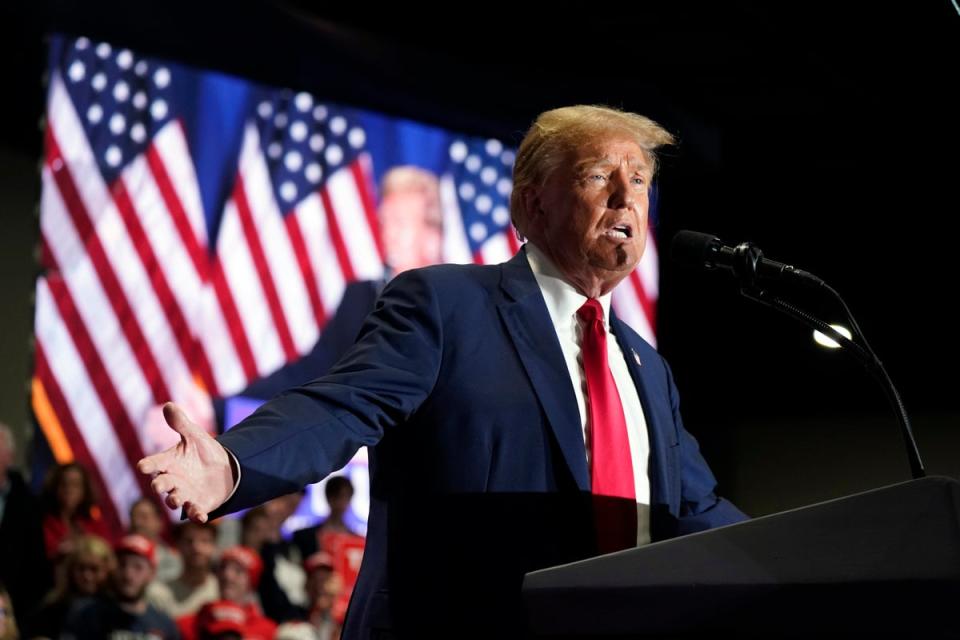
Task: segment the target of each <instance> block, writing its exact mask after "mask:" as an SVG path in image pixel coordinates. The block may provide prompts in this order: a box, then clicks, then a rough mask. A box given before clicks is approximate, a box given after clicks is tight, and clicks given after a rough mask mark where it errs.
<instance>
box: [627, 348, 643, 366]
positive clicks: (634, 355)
mask: <svg viewBox="0 0 960 640" xmlns="http://www.w3.org/2000/svg"><path fill="white" fill-rule="evenodd" d="M630 351H631V352H632V353H633V359H634V361H635V362H636V363H637V366H638V367H642V366H643V363H642V362H640V356H639V355H637V352H636V350H635V349H630Z"/></svg>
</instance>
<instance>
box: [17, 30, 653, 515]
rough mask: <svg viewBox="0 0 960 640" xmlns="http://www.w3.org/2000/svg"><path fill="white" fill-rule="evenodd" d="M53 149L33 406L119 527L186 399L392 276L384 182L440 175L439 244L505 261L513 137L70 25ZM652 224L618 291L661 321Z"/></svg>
mask: <svg viewBox="0 0 960 640" xmlns="http://www.w3.org/2000/svg"><path fill="white" fill-rule="evenodd" d="M46 123H47V126H46V133H45V144H46V147H45V149H46V150H45V157H44V162H43V168H42V182H43V187H42V200H41V211H40V231H41V234H40V236H41V248H42V252H41V253H42V257H41V261H42V273H41V275H40V276H39V277H38V279H37V287H36V317H35V336H36V349H35V368H34V375H33V379H32V406H33V410H34V414H35V416H36V419H37V422H38V424H39V426H40V428H41V430H42V432H43V434H44V436H45V438H46V441H47V443H48V444H49V446H50V449H51V451H52V452H53V454H54V457H55V458H56V460H57V461H59V462H66V461H70V460H77V461H79V462H81V463H83V464H84V465H85V466H86V467H87V468H88V469H90V470H91V471H92V472H93V473H92V475H93V481H94V484H95V486H96V488H97V489H98V491H99V494H100V496H101V501H100V507H101V512H102V515H103V517H104V518H105V520H106V522H107V523H108V524H110V525H111V526H112V527H114V528H115V529H117V530H119V528H120V527H123V526H125V525H126V523H127V511H128V508H129V505H130V504H131V503H132V502H133V501H134V500H136V499H137V498H138V497H140V496H141V495H143V494H149V493H150V492H149V491H148V480H147V479H146V478H144V477H142V476H140V475H139V474H138V473H136V470H135V467H134V465H135V463H136V461H137V460H138V459H139V458H141V457H142V456H143V455H144V454H149V453H152V452H153V451H155V450H157V449H158V448H159V447H160V446H163V445H164V444H166V443H163V442H160V441H158V439H157V438H156V437H155V435H154V434H152V433H151V430H150V428H149V422H150V420H149V417H150V416H151V415H155V412H156V408H157V407H158V406H159V405H160V404H162V403H164V402H166V401H168V400H173V401H176V402H182V403H185V404H188V405H189V404H191V402H194V403H195V400H196V398H197V397H198V396H199V397H201V398H208V397H213V396H229V395H231V394H234V393H237V392H238V391H240V390H241V389H243V388H244V387H246V386H247V385H248V384H249V383H250V382H252V381H254V380H256V379H257V378H259V377H261V376H263V375H266V374H268V373H270V372H272V371H275V370H276V369H278V368H279V367H282V366H283V365H285V364H286V363H289V362H292V361H294V360H296V359H297V358H299V357H300V356H301V355H303V354H304V353H306V352H308V351H309V350H310V349H311V348H312V347H313V345H314V343H315V342H316V340H317V338H318V336H319V335H320V333H321V332H322V331H323V327H324V324H325V322H326V320H327V318H329V317H330V316H331V315H332V314H333V313H334V312H335V311H336V308H337V306H338V304H339V302H340V299H341V296H342V294H343V291H344V288H345V287H346V285H347V284H348V283H350V282H352V281H354V280H377V279H381V278H383V277H384V275H385V269H384V249H383V247H382V245H381V241H380V237H379V234H378V225H377V217H376V215H377V214H376V209H377V201H378V198H377V193H376V188H375V185H376V184H378V181H379V178H380V177H382V176H383V175H384V173H385V172H386V171H387V170H388V169H389V168H390V167H392V166H396V165H400V164H404V165H415V166H419V167H421V168H424V169H426V170H429V171H431V172H433V173H434V174H435V175H436V176H437V177H438V178H439V185H440V200H441V204H442V211H443V227H444V239H443V255H444V259H445V260H447V261H450V262H460V263H467V262H477V263H486V264H491V263H497V262H501V261H503V260H506V259H508V258H509V257H510V256H512V255H513V254H514V253H515V252H516V251H517V249H518V248H519V246H520V245H519V241H518V240H517V238H516V235H515V234H514V233H513V230H512V227H511V226H510V215H509V208H508V207H509V196H510V191H511V186H512V185H511V179H510V176H511V170H512V166H513V160H514V152H513V150H512V149H510V148H508V147H505V146H504V145H503V143H501V142H500V141H498V140H489V139H484V138H476V137H470V136H465V135H457V134H454V133H451V132H448V131H445V130H442V129H438V128H436V127H431V126H427V125H423V124H421V123H416V122H411V121H408V120H401V119H395V118H388V117H386V116H383V115H381V114H377V113H373V112H369V111H364V110H360V109H353V108H349V107H345V106H342V105H336V104H334V103H331V102H329V101H325V100H321V99H319V98H318V97H317V96H314V95H311V94H310V93H306V92H293V91H289V90H284V89H277V88H273V87H267V86H261V85H257V84H255V83H252V82H248V81H245V80H243V79H239V78H234V77H229V76H224V75H222V74H217V73H213V72H209V71H201V70H197V69H193V68H190V67H186V66H183V65H179V64H176V63H172V62H168V61H164V60H160V59H155V58H150V57H146V56H141V55H138V54H136V53H134V52H133V51H130V50H128V49H118V48H116V47H113V46H111V45H110V44H109V43H106V42H94V41H91V40H89V39H87V38H83V37H80V38H67V37H55V38H53V39H52V44H51V49H50V75H49V93H48V98H47V119H46ZM656 297H657V254H656V247H655V245H654V242H653V236H652V235H651V236H650V240H649V241H648V244H647V251H646V254H645V256H644V258H643V261H642V263H641V266H640V267H639V268H638V269H637V271H636V272H635V273H634V274H632V276H631V277H630V279H629V280H628V281H627V283H625V284H624V285H622V286H621V287H619V288H618V289H617V291H616V292H615V293H614V304H615V306H616V308H617V311H618V313H619V314H620V315H621V317H623V318H624V319H625V320H626V321H627V322H628V323H630V324H631V325H632V326H633V327H634V328H636V329H637V330H638V331H639V332H640V333H641V334H642V335H644V336H645V337H647V338H648V339H649V340H651V341H652V340H653V318H654V315H653V313H654V305H655V301H656Z"/></svg>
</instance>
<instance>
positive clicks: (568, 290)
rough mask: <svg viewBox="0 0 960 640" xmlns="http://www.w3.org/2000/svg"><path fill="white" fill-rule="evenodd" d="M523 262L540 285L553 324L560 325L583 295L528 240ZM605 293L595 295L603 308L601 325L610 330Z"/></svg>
mask: <svg viewBox="0 0 960 640" xmlns="http://www.w3.org/2000/svg"><path fill="white" fill-rule="evenodd" d="M525 246H526V248H527V261H528V262H529V263H530V269H531V270H532V271H533V277H534V278H536V279H537V284H538V285H540V291H541V292H542V293H543V300H544V302H546V303H547V312H548V313H549V314H550V319H551V320H552V321H553V325H554V326H555V327H556V326H561V324H562V323H564V322H569V319H570V318H571V317H573V316H575V315H576V313H577V310H578V309H580V307H582V306H583V303H585V302H586V301H587V297H586V296H584V295H583V294H581V293H580V292H579V291H577V290H576V288H574V286H573V285H572V284H570V283H569V282H567V281H566V280H565V279H564V277H563V275H562V274H561V273H560V270H559V269H557V267H556V265H554V264H553V262H551V261H550V258H548V257H547V256H546V254H545V253H543V251H541V250H540V249H538V248H537V247H536V245H534V244H533V243H532V242H529V241H528V242H527V243H526V245H525ZM611 293H612V292H608V293H606V294H604V295H602V296H600V297H599V298H598V300H599V302H600V306H601V307H602V308H603V325H604V327H605V328H606V329H607V331H609V330H610V296H611Z"/></svg>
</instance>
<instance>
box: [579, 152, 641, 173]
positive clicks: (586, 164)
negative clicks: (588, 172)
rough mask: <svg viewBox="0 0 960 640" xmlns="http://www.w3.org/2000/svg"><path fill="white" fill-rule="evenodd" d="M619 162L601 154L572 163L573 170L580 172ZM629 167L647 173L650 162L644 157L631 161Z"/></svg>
mask: <svg viewBox="0 0 960 640" xmlns="http://www.w3.org/2000/svg"><path fill="white" fill-rule="evenodd" d="M616 164H619V163H618V162H615V161H614V160H613V159H612V158H611V157H610V156H602V157H599V158H587V159H586V160H581V161H580V162H578V163H577V164H576V165H574V171H576V172H577V173H580V172H581V171H584V170H585V169H590V168H593V167H604V166H611V165H616ZM630 167H631V168H633V169H634V170H640V171H641V172H643V173H649V171H650V164H649V163H648V162H647V161H646V160H645V159H640V160H639V161H638V162H632V163H631V164H630Z"/></svg>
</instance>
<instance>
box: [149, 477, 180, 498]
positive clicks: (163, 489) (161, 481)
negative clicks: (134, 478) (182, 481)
mask: <svg viewBox="0 0 960 640" xmlns="http://www.w3.org/2000/svg"><path fill="white" fill-rule="evenodd" d="M150 487H151V488H152V489H153V490H154V491H156V492H157V493H158V494H159V495H163V494H164V493H169V492H171V491H174V490H176V488H177V483H176V482H175V481H174V480H173V479H172V478H171V477H170V475H169V474H166V473H163V474H160V475H159V476H157V477H156V478H154V479H153V481H152V482H151V483H150Z"/></svg>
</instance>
